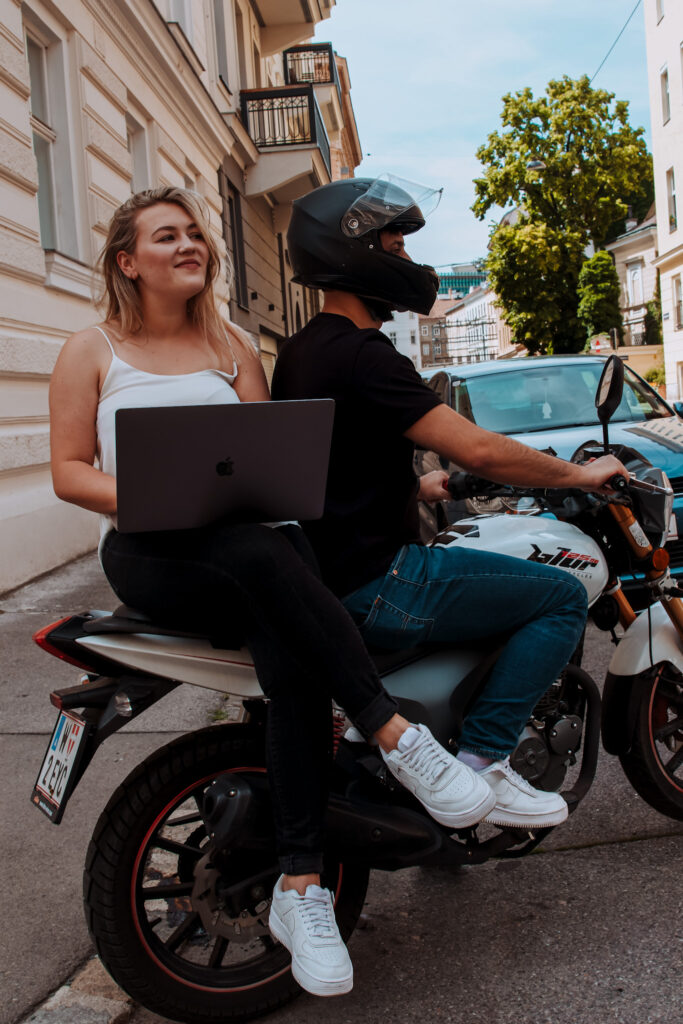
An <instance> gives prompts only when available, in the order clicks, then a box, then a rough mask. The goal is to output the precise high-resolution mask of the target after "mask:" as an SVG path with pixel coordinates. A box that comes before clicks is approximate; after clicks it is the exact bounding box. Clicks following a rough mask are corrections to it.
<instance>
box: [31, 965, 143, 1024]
mask: <svg viewBox="0 0 683 1024" xmlns="http://www.w3.org/2000/svg"><path fill="white" fill-rule="evenodd" d="M136 1009H137V1006H136V1004H135V1003H133V1001H132V1000H131V999H129V998H128V996H127V995H125V993H124V992H122V991H121V989H120V988H119V987H118V985H116V983H115V982H114V981H112V979H111V978H110V977H109V975H108V974H107V972H106V971H105V969H104V967H103V966H102V964H101V963H100V960H99V957H93V958H92V959H91V960H89V961H88V962H87V963H86V964H85V965H84V966H83V967H81V968H80V970H79V971H77V972H76V974H75V975H74V976H73V978H72V979H71V980H70V981H68V982H67V983H66V984H65V985H62V987H61V988H59V989H57V991H56V992H53V994H52V995H51V996H50V998H49V999H47V1000H46V1001H45V1002H44V1003H41V1005H40V1006H38V1007H37V1008H36V1009H35V1010H33V1011H32V1012H31V1013H30V1014H29V1015H28V1016H27V1017H24V1018H23V1019H22V1020H21V1021H20V1022H19V1024H126V1022H127V1021H129V1020H130V1018H131V1016H132V1014H133V1012H134V1011H135V1010H136Z"/></svg>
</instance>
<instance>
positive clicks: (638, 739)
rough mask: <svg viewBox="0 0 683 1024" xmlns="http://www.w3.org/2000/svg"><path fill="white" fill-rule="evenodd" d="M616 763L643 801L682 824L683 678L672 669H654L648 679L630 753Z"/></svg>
mask: <svg viewBox="0 0 683 1024" xmlns="http://www.w3.org/2000/svg"><path fill="white" fill-rule="evenodd" d="M619 760H620V761H621V765H622V768H623V769H624V772H625V774H626V777H627V778H628V780H629V782H630V783H631V785H632V786H633V788H634V789H635V790H636V792H637V793H639V795H640V796H641V797H642V798H643V800H645V801H646V802H647V803H648V804H650V806H651V807H654V809H655V810H656V811H659V812H660V813H661V814H666V815H667V816H668V817H670V818H675V819H676V820H677V821H683V676H681V674H680V673H679V672H678V671H677V670H676V669H675V668H674V667H673V665H670V664H668V663H665V664H661V665H656V666H655V667H654V669H653V670H652V671H651V673H650V674H649V676H648V677H647V680H646V682H645V685H644V686H643V688H642V691H641V698H640V703H639V707H638V717H637V722H636V729H635V733H634V736H633V742H632V744H631V749H630V750H629V752H628V753H626V754H621V755H620V757H619Z"/></svg>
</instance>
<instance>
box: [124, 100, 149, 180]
mask: <svg viewBox="0 0 683 1024" xmlns="http://www.w3.org/2000/svg"><path fill="white" fill-rule="evenodd" d="M126 137H127V142H128V152H129V153H130V155H131V159H132V162H133V172H132V175H131V179H130V190H131V192H140V191H141V190H142V189H143V188H149V186H150V177H149V163H148V161H147V137H146V132H145V129H144V128H143V127H142V125H141V124H140V122H139V121H136V120H135V118H134V117H133V116H132V114H126Z"/></svg>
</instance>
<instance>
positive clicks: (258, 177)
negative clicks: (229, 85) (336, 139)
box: [240, 85, 331, 203]
mask: <svg viewBox="0 0 683 1024" xmlns="http://www.w3.org/2000/svg"><path fill="white" fill-rule="evenodd" d="M240 97H241V103H242V121H243V123H244V126H245V127H246V129H247V131H248V133H249V135H250V137H251V139H252V141H253V143H254V145H255V146H256V148H257V149H258V150H259V153H260V154H261V156H260V158H259V159H258V160H257V162H256V164H255V165H254V166H253V167H251V168H250V169H249V171H248V172H247V195H264V194H269V195H270V196H271V198H272V199H274V201H275V202H277V203H288V202H291V201H292V200H293V199H296V198H297V197H298V196H300V195H303V194H304V193H305V192H308V191H310V189H312V188H315V187H316V186H317V185H321V184H325V183H326V182H328V181H329V180H330V177H331V164H330V143H329V139H328V137H327V132H326V131H325V125H324V123H323V119H322V115H321V113H320V109H319V107H318V104H317V101H316V98H315V95H314V92H313V86H312V85H287V86H282V87H279V88H274V89H243V90H242V92H241V93H240Z"/></svg>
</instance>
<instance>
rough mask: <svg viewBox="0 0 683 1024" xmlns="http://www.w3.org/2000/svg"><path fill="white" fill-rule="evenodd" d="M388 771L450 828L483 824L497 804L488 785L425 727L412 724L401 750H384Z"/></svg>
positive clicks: (405, 734)
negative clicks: (450, 752) (445, 748)
mask: <svg viewBox="0 0 683 1024" xmlns="http://www.w3.org/2000/svg"><path fill="white" fill-rule="evenodd" d="M382 757H383V758H384V760H385V762H386V764H387V767H388V768H389V771H390V772H391V773H392V775H394V776H395V778H397V779H398V781H399V782H400V783H401V785H402V786H405V788H406V789H407V790H409V792H411V793H412V794H413V796H415V797H417V799H418V800H419V801H420V803H421V804H422V805H423V806H424V807H425V809H426V810H427V811H429V813H430V814H431V816H432V817H433V818H434V819H435V820H436V821H438V822H440V824H442V825H447V826H449V827H450V828H453V829H456V828H468V827H469V826H470V825H476V823H477V822H478V821H481V820H482V819H483V818H485V817H486V815H487V814H488V813H489V811H490V810H492V809H493V806H494V804H495V802H496V798H495V796H494V795H493V793H492V792H491V790H490V788H489V786H488V785H487V784H486V783H485V782H484V781H483V780H482V779H481V778H480V777H479V775H478V774H477V773H476V772H473V771H472V769H471V768H469V767H468V766H467V765H466V764H463V763H462V761H457V760H456V759H455V758H454V757H453V756H452V754H449V753H448V751H447V750H444V748H443V747H442V746H441V744H440V743H437V741H436V740H435V739H434V737H433V736H432V734H431V732H430V731H429V729H428V728H427V726H426V725H413V726H411V727H410V728H409V729H406V731H405V732H404V733H403V736H401V738H400V739H399V741H398V749H396V750H390V751H389V753H386V752H385V751H384V750H382Z"/></svg>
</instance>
